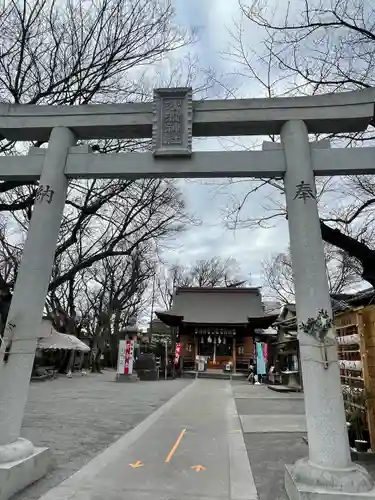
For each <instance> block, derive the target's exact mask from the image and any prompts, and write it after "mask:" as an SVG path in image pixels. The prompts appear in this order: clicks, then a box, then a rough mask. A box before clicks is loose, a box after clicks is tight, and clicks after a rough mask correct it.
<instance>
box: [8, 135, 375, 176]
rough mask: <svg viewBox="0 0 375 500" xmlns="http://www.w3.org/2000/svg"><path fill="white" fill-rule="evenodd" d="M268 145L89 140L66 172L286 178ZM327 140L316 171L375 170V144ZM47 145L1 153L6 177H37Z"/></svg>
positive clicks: (315, 147)
mask: <svg viewBox="0 0 375 500" xmlns="http://www.w3.org/2000/svg"><path fill="white" fill-rule="evenodd" d="M267 145H268V146H267V149H265V150H263V151H230V152H228V151H215V152H206V151H205V152H196V153H193V155H192V157H191V158H179V159H177V160H176V158H158V159H157V160H155V159H154V157H153V155H152V153H124V154H120V153H109V154H106V155H102V154H96V153H93V152H91V149H90V148H89V147H88V146H74V147H72V148H70V151H69V153H68V156H67V159H66V165H65V172H64V173H65V175H66V176H67V177H69V178H72V179H115V178H116V179H142V178H172V179H178V178H183V179H188V178H191V179H205V178H206V179H208V178H210V179H214V178H229V177H230V178H238V177H241V178H246V177H247V178H265V177H269V178H281V177H283V176H284V174H285V172H286V163H285V155H284V152H283V150H282V149H280V148H279V149H274V150H272V149H271V150H269V149H268V148H269V147H270V146H271V147H272V146H273V145H276V146H278V144H276V143H267ZM328 146H329V143H328V144H327V141H322V144H321V145H320V143H319V142H318V143H310V147H311V161H312V167H313V170H314V175H315V176H316V177H318V176H337V175H365V174H366V175H367V174H372V173H374V172H375V148H371V147H368V148H347V149H344V148H343V149H330V148H329V147H328ZM46 151H47V150H46V149H40V148H30V152H29V155H28V156H3V157H0V179H1V180H8V181H9V180H13V181H15V180H28V181H35V180H38V179H39V178H40V176H41V174H42V169H43V162H44V156H45V153H46Z"/></svg>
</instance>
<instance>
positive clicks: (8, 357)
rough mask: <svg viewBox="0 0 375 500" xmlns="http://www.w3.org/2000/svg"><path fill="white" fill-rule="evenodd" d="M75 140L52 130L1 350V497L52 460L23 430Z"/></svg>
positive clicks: (36, 475)
mask: <svg viewBox="0 0 375 500" xmlns="http://www.w3.org/2000/svg"><path fill="white" fill-rule="evenodd" d="M74 144H75V137H74V134H73V133H72V132H71V131H70V130H69V129H68V128H65V127H56V128H54V129H53V130H52V132H51V136H50V141H49V145H48V150H47V152H46V155H45V157H44V163H43V169H42V175H41V177H40V183H39V187H38V189H37V193H36V201H35V206H34V209H33V214H32V218H31V222H30V228H29V231H28V233H27V240H26V243H25V247H24V251H23V256H22V262H21V265H20V269H19V272H18V276H17V282H16V286H15V289H14V294H13V298H12V302H11V306H10V309H9V314H8V320H7V323H6V326H5V332H4V342H3V345H2V346H1V352H0V357H1V363H0V381H1V383H0V500H5V499H8V498H9V497H10V496H12V495H13V494H14V493H16V492H17V491H20V490H21V489H23V488H24V487H25V486H28V485H29V484H30V483H33V482H35V481H37V480H38V479H40V478H41V477H43V476H44V475H45V474H46V472H47V470H48V468H49V466H50V459H51V453H50V452H49V450H48V449H47V448H34V446H33V444H32V443H31V442H30V441H28V440H26V439H22V438H20V437H19V436H20V433H21V424H22V420H23V415H24V411H25V405H26V401H27V395H28V390H29V384H30V375H31V371H32V367H33V362H34V356H35V348H36V340H37V337H38V331H39V330H40V326H41V318H42V316H43V310H44V304H45V298H46V294H47V290H48V285H49V281H50V277H51V271H52V266H53V261H54V256H55V250H56V243H57V238H58V234H59V229H60V224H61V217H62V214H63V210H64V205H65V199H66V193H67V188H68V179H67V177H66V176H65V173H64V170H65V162H66V158H67V155H68V152H69V148H70V146H72V145H74ZM4 351H5V352H4ZM3 359H4V361H3Z"/></svg>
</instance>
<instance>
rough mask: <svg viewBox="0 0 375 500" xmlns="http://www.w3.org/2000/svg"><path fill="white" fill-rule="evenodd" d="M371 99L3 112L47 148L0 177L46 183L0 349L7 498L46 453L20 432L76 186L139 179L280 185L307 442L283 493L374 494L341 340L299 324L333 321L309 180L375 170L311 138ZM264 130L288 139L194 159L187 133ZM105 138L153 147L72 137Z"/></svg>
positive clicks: (1, 166) (0, 163)
mask: <svg viewBox="0 0 375 500" xmlns="http://www.w3.org/2000/svg"><path fill="white" fill-rule="evenodd" d="M374 103H375V89H367V90H363V91H360V92H348V93H341V94H330V95H319V96H313V97H296V98H274V99H242V100H208V101H192V100H191V89H186V88H183V89H158V90H157V91H156V92H155V102H154V103H142V104H124V105H123V104H120V105H118V104H112V105H85V106H33V105H5V104H0V135H1V136H2V137H4V138H6V139H8V140H16V141H17V140H19V141H48V142H49V144H48V148H47V149H38V148H30V151H29V155H27V156H19V157H1V158H0V179H2V180H22V179H23V180H39V181H40V182H39V187H38V194H37V199H36V201H35V206H34V210H33V215H32V219H31V222H30V227H29V231H28V235H27V240H26V243H25V247H24V253H23V258H22V262H21V266H20V269H19V272H18V276H17V282H16V285H15V290H14V295H13V300H12V303H11V307H10V310H9V315H8V321H7V325H6V328H5V335H4V342H3V344H2V346H1V349H0V487H1V493H0V500H6V499H7V498H9V497H10V495H11V494H12V493H14V492H15V491H17V490H18V489H20V488H22V487H24V486H26V485H27V484H29V483H30V482H32V481H34V480H36V479H38V478H39V477H41V476H43V475H44V474H45V472H46V470H47V467H48V462H49V458H50V457H49V452H48V450H46V449H41V448H35V447H34V446H33V444H32V443H30V442H29V441H27V440H23V439H21V438H20V437H19V436H20V429H21V423H22V418H23V414H24V408H25V404H26V400H27V394H28V387H29V380H30V374H31V369H32V365H33V360H34V354H35V347H36V338H37V332H38V329H39V327H40V322H41V318H42V314H43V308H44V303H45V297H46V294H47V290H48V285H49V280H50V275H51V270H52V266H53V259H54V253H55V246H56V241H57V237H58V232H59V227H60V223H61V217H62V212H63V209H64V204H65V198H66V193H67V186H68V179H69V178H126V179H137V178H144V177H148V178H153V177H154V178H168V177H172V178H173V177H180V178H184V177H185V178H189V177H190V178H213V177H242V178H243V177H249V178H250V177H258V178H264V177H278V178H283V179H284V185H285V195H286V203H287V211H288V224H289V230H290V246H291V254H292V261H293V274H294V281H295V291H296V308H297V317H298V322H299V325H300V326H299V340H300V351H301V365H302V374H303V381H304V392H305V407H306V424H307V431H308V442H309V457H308V459H303V460H299V461H298V462H296V463H295V464H294V465H293V466H288V467H287V472H286V480H285V486H286V490H287V493H288V495H289V497H290V498H291V499H292V500H295V499H301V500H302V499H303V500H305V499H312V498H314V499H316V500H319V499H324V500H326V499H327V498H330V499H331V498H332V499H334V498H345V499H346V500H349V499H357V498H358V499H359V498H374V499H375V491H373V488H374V484H373V482H372V480H371V479H370V477H369V475H368V474H367V472H366V471H365V470H364V469H362V468H360V467H359V466H357V465H355V464H353V463H352V461H351V457H350V449H349V443H348V436H347V430H346V418H345V412H344V405H343V398H342V394H341V384H340V376H339V375H340V374H339V365H338V362H337V349H336V346H335V344H334V331H333V329H332V327H330V328H327V335H326V336H325V338H324V345H323V343H322V340H319V339H318V338H317V337H316V338H315V337H314V336H313V335H309V334H307V333H306V331H305V329H304V327H303V325H305V324H308V325H310V326H311V325H314V324H318V319H319V318H318V315H319V314H323V316H322V317H325V318H328V320H329V319H330V318H332V311H331V304H330V295H329V289H328V283H327V277H326V268H325V258H324V250H323V242H322V238H321V232H320V223H319V214H318V208H317V200H316V190H315V180H314V176H317V175H330V176H332V175H353V174H355V175H359V174H371V173H374V172H375V148H371V147H370V148H348V149H347V148H345V149H330V147H329V142H328V141H321V142H317V143H309V139H308V134H309V133H340V132H359V131H364V130H366V128H367V127H368V126H369V124H370V123H373V120H374ZM269 134H278V135H280V138H281V144H276V145H275V144H272V145H271V144H270V143H268V142H265V143H264V144H263V150H262V151H237V152H222V151H220V152H192V150H191V141H192V136H196V137H213V136H240V135H269ZM108 138H109V139H110V138H116V139H125V138H153V144H154V151H153V152H152V153H114V154H107V155H98V154H95V153H93V152H92V151H91V149H90V148H89V146H87V145H84V146H76V141H77V140H78V139H80V140H89V139H108ZM327 324H329V322H328V323H327ZM322 346H323V347H322ZM322 352H324V358H323V357H322ZM22 471H23V472H25V473H23V472H22ZM26 471H27V474H26ZM30 471H32V473H31V472H30Z"/></svg>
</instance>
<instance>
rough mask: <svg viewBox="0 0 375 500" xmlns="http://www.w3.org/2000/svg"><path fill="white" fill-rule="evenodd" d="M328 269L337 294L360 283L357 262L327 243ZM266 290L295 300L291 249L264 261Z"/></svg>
mask: <svg viewBox="0 0 375 500" xmlns="http://www.w3.org/2000/svg"><path fill="white" fill-rule="evenodd" d="M325 255H326V269H327V277H328V284H329V289H330V292H331V293H333V294H337V293H340V292H343V291H344V290H345V289H347V288H348V287H353V286H354V285H356V284H358V281H359V273H358V269H357V268H356V266H357V262H356V261H354V262H353V260H352V259H350V258H349V257H348V255H347V254H346V253H345V252H342V251H340V250H337V249H335V248H334V247H332V246H330V245H327V244H326V245H325ZM262 264H263V277H264V281H265V292H266V293H268V294H269V295H270V296H273V297H275V298H276V299H277V300H280V301H281V302H284V303H290V302H294V300H295V299H294V279H293V270H292V258H291V255H290V251H288V252H287V253H279V254H276V255H275V256H273V257H272V258H271V259H270V260H265V261H264V262H263V263H262Z"/></svg>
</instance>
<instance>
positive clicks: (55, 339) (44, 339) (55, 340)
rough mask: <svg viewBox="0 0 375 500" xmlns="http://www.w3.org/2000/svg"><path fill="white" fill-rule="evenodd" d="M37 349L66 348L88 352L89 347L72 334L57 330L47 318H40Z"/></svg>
mask: <svg viewBox="0 0 375 500" xmlns="http://www.w3.org/2000/svg"><path fill="white" fill-rule="evenodd" d="M37 348H38V349H49V350H56V349H67V350H75V351H83V352H89V351H90V348H89V346H87V345H86V344H85V343H84V342H82V341H81V340H79V339H77V337H75V336H74V335H68V334H66V333H59V332H57V331H56V330H55V329H54V328H53V326H52V324H51V322H50V321H49V320H48V319H42V325H41V331H40V337H39V338H38V341H37Z"/></svg>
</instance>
